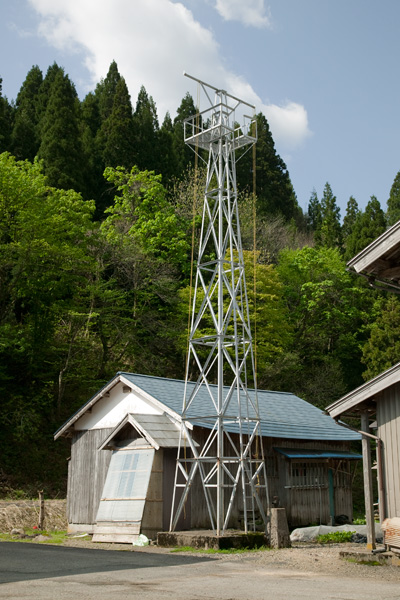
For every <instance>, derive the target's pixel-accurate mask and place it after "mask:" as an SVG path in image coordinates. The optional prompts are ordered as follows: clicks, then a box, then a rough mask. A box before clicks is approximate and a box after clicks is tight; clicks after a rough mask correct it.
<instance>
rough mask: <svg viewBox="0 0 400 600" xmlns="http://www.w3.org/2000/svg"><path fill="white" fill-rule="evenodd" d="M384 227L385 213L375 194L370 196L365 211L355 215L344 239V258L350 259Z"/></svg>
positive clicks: (382, 230) (378, 234) (379, 233)
mask: <svg viewBox="0 0 400 600" xmlns="http://www.w3.org/2000/svg"><path fill="white" fill-rule="evenodd" d="M385 229H386V221H385V214H384V212H383V210H382V208H381V205H380V203H379V201H378V200H377V198H376V197H375V196H371V199H370V201H369V202H368V204H367V206H366V207H365V211H364V212H361V213H359V214H358V215H357V218H356V220H355V223H354V225H353V230H352V233H351V234H350V235H349V236H348V238H347V240H346V252H345V259H346V260H350V259H351V258H352V257H353V256H355V255H356V254H358V253H359V252H361V250H363V249H364V248H365V247H366V246H368V244H370V243H371V242H373V241H374V240H375V239H376V238H377V237H378V236H380V235H381V233H383V232H384V231H385Z"/></svg>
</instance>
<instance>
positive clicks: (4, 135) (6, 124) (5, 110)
mask: <svg viewBox="0 0 400 600" xmlns="http://www.w3.org/2000/svg"><path fill="white" fill-rule="evenodd" d="M2 84H3V80H2V79H1V77H0V152H5V151H6V150H8V149H9V146H10V136H11V123H12V109H11V106H10V105H9V103H8V100H7V98H5V97H4V96H3V95H2Z"/></svg>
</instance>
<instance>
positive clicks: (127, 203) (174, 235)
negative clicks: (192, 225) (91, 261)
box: [102, 166, 190, 272]
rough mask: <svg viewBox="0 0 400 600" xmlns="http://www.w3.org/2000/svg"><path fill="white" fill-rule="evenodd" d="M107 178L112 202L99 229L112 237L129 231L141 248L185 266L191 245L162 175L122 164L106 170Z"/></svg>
mask: <svg viewBox="0 0 400 600" xmlns="http://www.w3.org/2000/svg"><path fill="white" fill-rule="evenodd" d="M105 177H106V179H107V181H109V182H110V183H112V184H113V186H114V188H115V189H116V190H117V193H118V194H117V196H115V198H114V204H113V206H111V207H110V208H108V209H107V211H106V214H107V215H108V216H107V218H106V220H105V221H104V223H103V224H102V231H103V232H104V233H106V235H107V238H108V239H109V240H110V241H111V239H112V238H113V236H115V235H118V236H119V233H120V232H121V231H124V232H125V233H127V234H129V236H130V237H132V239H135V240H136V242H137V243H138V244H139V245H140V247H141V248H142V249H143V251H144V252H147V253H148V254H149V255H151V256H152V257H154V258H156V259H161V260H162V261H164V262H166V263H169V264H171V265H174V266H175V267H177V268H179V270H180V272H185V271H187V269H188V265H187V262H188V256H189V252H190V247H189V244H188V241H187V233H186V232H187V229H188V223H187V222H186V221H185V220H184V219H182V218H181V217H179V216H178V214H177V213H176V212H175V210H174V207H173V206H171V204H170V203H169V202H168V200H167V192H166V189H165V188H164V186H163V185H162V183H161V176H160V175H154V173H153V172H149V171H139V169H138V168H137V167H136V166H134V167H132V169H131V171H130V172H129V171H127V170H126V169H124V168H122V167H117V168H116V169H113V168H111V167H109V168H107V169H106V170H105Z"/></svg>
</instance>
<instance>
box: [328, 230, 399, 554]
mask: <svg viewBox="0 0 400 600" xmlns="http://www.w3.org/2000/svg"><path fill="white" fill-rule="evenodd" d="M347 266H348V269H349V270H352V271H354V272H355V273H357V274H359V275H361V276H363V277H365V278H366V279H367V280H368V281H369V283H370V285H371V287H374V288H378V289H380V290H386V291H389V292H395V293H397V294H399V293H400V221H398V222H397V223H395V225H393V226H392V227H390V228H389V229H388V230H387V231H385V232H384V233H382V235H380V236H379V237H378V238H377V239H376V240H374V241H373V242H372V243H371V244H369V246H367V247H366V248H364V249H363V250H362V251H361V252H359V254H357V256H355V257H354V258H352V259H351V260H350V261H349V262H348V264H347ZM399 358H400V357H399ZM327 411H328V412H329V414H330V415H331V416H332V417H333V418H335V419H340V418H341V417H342V416H346V415H348V416H358V417H360V418H361V430H362V433H363V443H362V445H363V465H364V491H365V500H366V516H367V525H368V546H369V547H371V548H374V547H375V535H374V514H373V513H374V511H373V500H374V498H373V496H372V478H373V475H372V472H371V468H372V459H371V450H370V440H371V439H372V440H374V441H375V442H376V447H377V461H376V462H377V465H376V466H377V474H378V489H379V515H380V521H381V523H383V521H384V520H385V518H390V519H397V518H399V517H400V363H398V364H396V365H394V366H393V367H392V368H390V369H388V370H387V371H385V372H384V373H381V374H380V375H378V376H377V377H375V378H374V379H372V380H371V381H368V382H367V383H365V384H364V385H362V386H360V387H359V388H357V389H356V390H354V391H352V392H351V393H349V394H346V396H344V397H343V398H340V399H339V400H337V401H336V402H334V403H333V404H331V405H330V406H328V408H327ZM375 428H376V431H375ZM398 536H399V539H400V530H399V533H398Z"/></svg>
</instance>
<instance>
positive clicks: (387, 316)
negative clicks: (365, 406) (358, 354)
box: [362, 296, 400, 381]
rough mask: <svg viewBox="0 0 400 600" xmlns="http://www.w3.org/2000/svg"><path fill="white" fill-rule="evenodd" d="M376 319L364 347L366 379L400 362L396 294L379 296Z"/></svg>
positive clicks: (399, 320) (398, 308) (398, 316)
mask: <svg viewBox="0 0 400 600" xmlns="http://www.w3.org/2000/svg"><path fill="white" fill-rule="evenodd" d="M375 310H378V311H379V314H378V316H377V319H376V321H375V322H374V323H373V324H372V325H370V327H369V333H370V335H369V338H368V340H367V342H366V343H365V344H364V346H363V349H362V354H363V356H362V362H363V363H364V364H365V365H366V367H367V369H366V370H365V371H364V373H363V377H364V379H365V381H368V380H369V379H372V378H373V377H376V376H377V375H379V374H380V373H382V372H383V371H386V369H389V368H390V367H392V366H393V365H394V364H396V363H397V362H399V357H400V303H399V299H398V298H397V297H396V296H389V297H388V298H387V299H382V298H378V299H377V302H376V306H375Z"/></svg>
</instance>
